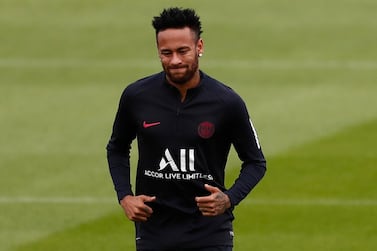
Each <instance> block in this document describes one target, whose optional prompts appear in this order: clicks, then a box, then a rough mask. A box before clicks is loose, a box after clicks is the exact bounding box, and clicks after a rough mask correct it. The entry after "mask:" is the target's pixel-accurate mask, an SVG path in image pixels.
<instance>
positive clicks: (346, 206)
mask: <svg viewBox="0 0 377 251" xmlns="http://www.w3.org/2000/svg"><path fill="white" fill-rule="evenodd" d="M173 5H174V6H176V5H177V6H183V7H193V8H195V9H196V10H197V11H198V13H199V14H200V16H201V17H202V23H203V28H204V33H203V38H204V41H205V53H204V57H203V58H202V59H201V68H202V69H203V70H204V71H206V72H207V73H208V74H210V75H212V76H214V77H216V78H217V79H219V80H222V81H223V82H225V83H227V84H229V85H230V86H232V87H233V88H234V89H235V90H236V91H237V92H238V93H239V94H240V95H241V96H242V97H243V98H244V100H245V101H246V102H247V105H248V107H249V111H250V113H251V115H252V118H253V120H254V124H255V126H256V127H257V130H258V132H259V137H260V140H261V143H262V147H263V149H264V152H265V155H266V158H267V161H268V172H267V174H266V176H265V178H264V180H263V181H262V182H261V183H260V184H259V185H258V187H257V188H256V189H255V190H254V191H253V192H252V193H251V194H250V195H249V196H248V197H247V199H245V201H244V202H243V203H242V204H241V205H239V206H238V207H237V208H236V210H235V214H236V221H235V223H234V225H235V234H236V237H235V248H234V250H235V251H249V250H260V251H272V250H280V251H293V250H297V251H298V250H300V251H301V250H305V251H318V250H328V251H351V250H357V251H374V250H377V238H376V236H377V183H376V180H377V146H376V142H377V47H376V41H377V33H376V30H377V19H376V18H375V13H377V2H376V1H375V0H326V1H325V0H287V1H278V0H252V1H241V0H236V1H225V0H219V1H216V2H214V1H200V0H192V1H183V0H179V1H168V0H158V1H146V0H144V1H143V0H141V1H124V0H123V1H121V0H108V1H105V0H80V1H74V0H33V1H31V0H29V1H27V0H0V34H1V35H0V250H1V251H31V250H33V251H42V250H43V251H51V250H54V251H59V250H61V251H63V250H64V251H66V250H73V251H76V250H77V251H79V250H80V251H82V250H91V251H99V250H133V249H134V241H133V240H134V233H133V225H132V223H130V222H129V221H128V220H126V218H125V217H124V216H123V212H122V210H121V209H120V207H119V206H118V205H117V201H116V196H115V193H114V192H113V188H112V183H111V180H110V176H109V174H108V169H107V163H106V159H105V145H106V143H107V140H108V138H109V136H110V133H111V126H112V122H113V118H114V116H115V111H116V108H117V104H118V99H119V97H120V94H121V91H122V90H123V88H124V87H125V86H126V85H127V84H129V83H130V82H132V81H134V80H136V79H138V78H141V77H143V76H145V75H149V74H152V73H154V72H157V71H160V69H161V67H160V64H159V60H158V58H157V52H156V48H155V40H154V31H153V29H152V27H151V18H152V17H153V16H154V15H157V14H158V13H159V12H160V10H161V9H162V8H163V7H168V6H173ZM135 157H136V155H135V154H134V155H133V163H135V160H136V159H135ZM227 170H228V171H227V184H231V183H232V181H233V179H234V178H235V177H236V176H237V174H238V170H239V162H238V160H237V158H236V157H235V154H234V152H232V154H231V156H230V160H229V164H228V169H227Z"/></svg>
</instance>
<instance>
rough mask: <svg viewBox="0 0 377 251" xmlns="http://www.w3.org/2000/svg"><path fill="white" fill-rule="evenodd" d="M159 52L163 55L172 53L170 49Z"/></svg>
mask: <svg viewBox="0 0 377 251" xmlns="http://www.w3.org/2000/svg"><path fill="white" fill-rule="evenodd" d="M160 53H161V55H163V56H170V55H171V54H172V52H171V51H168V50H162V51H161V52H160Z"/></svg>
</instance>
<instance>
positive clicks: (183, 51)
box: [178, 48, 189, 55]
mask: <svg viewBox="0 0 377 251" xmlns="http://www.w3.org/2000/svg"><path fill="white" fill-rule="evenodd" d="M188 52H189V49H187V48H184V49H180V50H178V53H179V54H181V55H185V54H187V53H188Z"/></svg>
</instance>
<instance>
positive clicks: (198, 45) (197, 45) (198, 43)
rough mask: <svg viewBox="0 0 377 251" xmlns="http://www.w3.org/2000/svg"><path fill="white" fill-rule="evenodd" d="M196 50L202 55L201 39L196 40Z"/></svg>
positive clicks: (202, 44)
mask: <svg viewBox="0 0 377 251" xmlns="http://www.w3.org/2000/svg"><path fill="white" fill-rule="evenodd" d="M196 48H197V50H198V54H203V52H204V42H203V39H202V38H199V39H198V42H197V44H196Z"/></svg>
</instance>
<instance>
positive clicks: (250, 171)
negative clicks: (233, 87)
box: [225, 99, 266, 206]
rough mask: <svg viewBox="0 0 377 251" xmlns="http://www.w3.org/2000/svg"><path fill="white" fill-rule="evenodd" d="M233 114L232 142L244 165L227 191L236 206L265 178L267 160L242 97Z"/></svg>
mask: <svg viewBox="0 0 377 251" xmlns="http://www.w3.org/2000/svg"><path fill="white" fill-rule="evenodd" d="M232 115H233V117H232V127H231V128H232V129H233V130H232V143H233V145H234V148H235V150H236V152H237V154H238V157H239V158H240V160H241V161H242V165H241V171H240V174H239V176H238V178H237V179H236V180H235V182H234V184H233V185H232V186H231V187H230V189H229V190H228V191H226V192H225V193H226V194H227V195H228V196H229V199H230V202H231V204H232V206H236V205H238V204H239V203H240V202H241V201H242V200H243V199H244V198H245V197H246V196H247V195H248V194H249V193H250V191H251V190H252V189H253V188H254V187H255V186H256V185H257V184H258V182H259V181H260V180H261V179H262V178H263V176H264V174H265V172H266V160H265V158H264V155H263V152H262V149H261V146H260V143H259V139H258V135H257V132H256V130H255V128H254V126H253V123H252V121H251V119H250V117H249V114H248V111H247V108H246V105H245V103H244V102H243V101H242V100H241V99H240V100H239V101H238V104H237V107H236V108H233V109H232Z"/></svg>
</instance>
